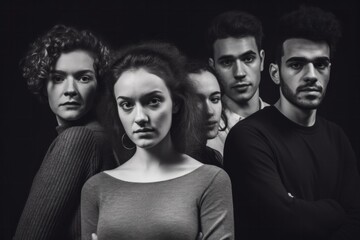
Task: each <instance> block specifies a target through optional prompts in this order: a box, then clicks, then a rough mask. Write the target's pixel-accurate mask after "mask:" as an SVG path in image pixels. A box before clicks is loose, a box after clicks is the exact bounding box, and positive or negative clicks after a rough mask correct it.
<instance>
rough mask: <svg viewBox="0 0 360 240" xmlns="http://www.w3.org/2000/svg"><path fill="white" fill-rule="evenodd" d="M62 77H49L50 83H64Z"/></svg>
mask: <svg viewBox="0 0 360 240" xmlns="http://www.w3.org/2000/svg"><path fill="white" fill-rule="evenodd" d="M64 79H65V78H64V77H63V76H60V75H53V76H51V81H53V82H62V81H64Z"/></svg>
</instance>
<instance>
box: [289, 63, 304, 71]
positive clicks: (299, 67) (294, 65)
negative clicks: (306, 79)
mask: <svg viewBox="0 0 360 240" xmlns="http://www.w3.org/2000/svg"><path fill="white" fill-rule="evenodd" d="M289 67H291V68H292V69H295V70H299V69H301V68H302V67H303V64H302V63H299V62H293V63H290V64H289Z"/></svg>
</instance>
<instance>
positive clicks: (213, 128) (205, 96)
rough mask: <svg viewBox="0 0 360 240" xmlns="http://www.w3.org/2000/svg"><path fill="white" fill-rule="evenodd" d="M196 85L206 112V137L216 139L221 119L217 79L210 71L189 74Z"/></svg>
mask: <svg viewBox="0 0 360 240" xmlns="http://www.w3.org/2000/svg"><path fill="white" fill-rule="evenodd" d="M189 78H190V80H192V82H193V83H194V85H195V91H196V93H197V95H198V96H199V97H200V100H201V107H202V108H203V109H204V110H205V112H206V123H205V127H206V137H207V138H208V139H212V138H215V137H216V136H217V134H218V129H219V123H220V119H221V110H222V105H221V92H220V86H219V83H218V81H217V80H216V77H215V76H214V75H213V74H212V73H211V72H208V71H202V72H201V73H191V74H189Z"/></svg>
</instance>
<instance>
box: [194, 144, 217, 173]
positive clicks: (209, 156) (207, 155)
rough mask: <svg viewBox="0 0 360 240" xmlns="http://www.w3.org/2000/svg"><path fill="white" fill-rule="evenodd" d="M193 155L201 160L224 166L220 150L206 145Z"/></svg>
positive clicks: (205, 162)
mask: <svg viewBox="0 0 360 240" xmlns="http://www.w3.org/2000/svg"><path fill="white" fill-rule="evenodd" d="M193 155H194V156H193V157H194V158H195V159H196V160H198V161H199V162H202V163H204V164H209V165H214V166H217V167H219V168H223V157H222V155H221V153H220V152H219V151H218V150H215V149H213V148H211V147H208V146H205V147H204V148H202V149H200V150H199V151H198V152H197V153H195V154H193Z"/></svg>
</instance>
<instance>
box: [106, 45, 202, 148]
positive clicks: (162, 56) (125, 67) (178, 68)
mask: <svg viewBox="0 0 360 240" xmlns="http://www.w3.org/2000/svg"><path fill="white" fill-rule="evenodd" d="M185 63H186V58H185V57H184V55H183V54H182V53H181V52H180V51H179V49H178V48H177V47H176V46H174V45H173V44H171V43H166V42H158V41H148V42H142V43H139V44H135V45H131V46H128V47H126V48H124V49H122V50H120V51H119V52H118V53H117V54H115V56H114V58H113V61H112V64H111V66H110V69H109V72H108V74H107V77H106V84H107V89H108V97H110V98H111V99H110V100H109V101H110V103H111V104H109V112H108V121H109V120H110V124H111V125H112V126H113V128H114V132H115V134H116V135H117V139H120V137H121V136H122V135H123V134H124V133H125V130H124V128H123V126H122V124H121V122H120V119H119V115H118V110H117V109H118V108H117V103H116V100H115V95H114V85H115V83H116V82H117V81H118V79H119V77H120V76H121V75H122V74H123V73H124V72H126V71H129V70H137V69H145V70H146V71H148V72H149V73H152V74H154V75H156V76H158V77H160V78H161V79H163V80H164V82H165V84H166V86H167V87H168V89H169V92H170V94H171V97H172V100H173V102H174V104H176V105H177V106H178V108H179V110H178V111H177V112H176V113H174V114H173V120H172V124H171V128H170V134H171V138H172V141H173V143H174V146H175V149H176V150H177V151H178V152H182V153H187V154H191V153H193V152H195V151H197V149H198V148H199V147H200V145H201V143H202V142H203V139H204V138H205V134H204V132H203V131H202V127H201V126H202V124H203V121H202V119H203V115H202V113H201V112H199V111H198V108H197V105H196V104H194V102H195V101H197V100H196V94H195V91H194V88H193V85H192V84H191V82H190V81H189V80H188V78H187V76H186V71H185ZM111 120H112V122H111Z"/></svg>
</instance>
